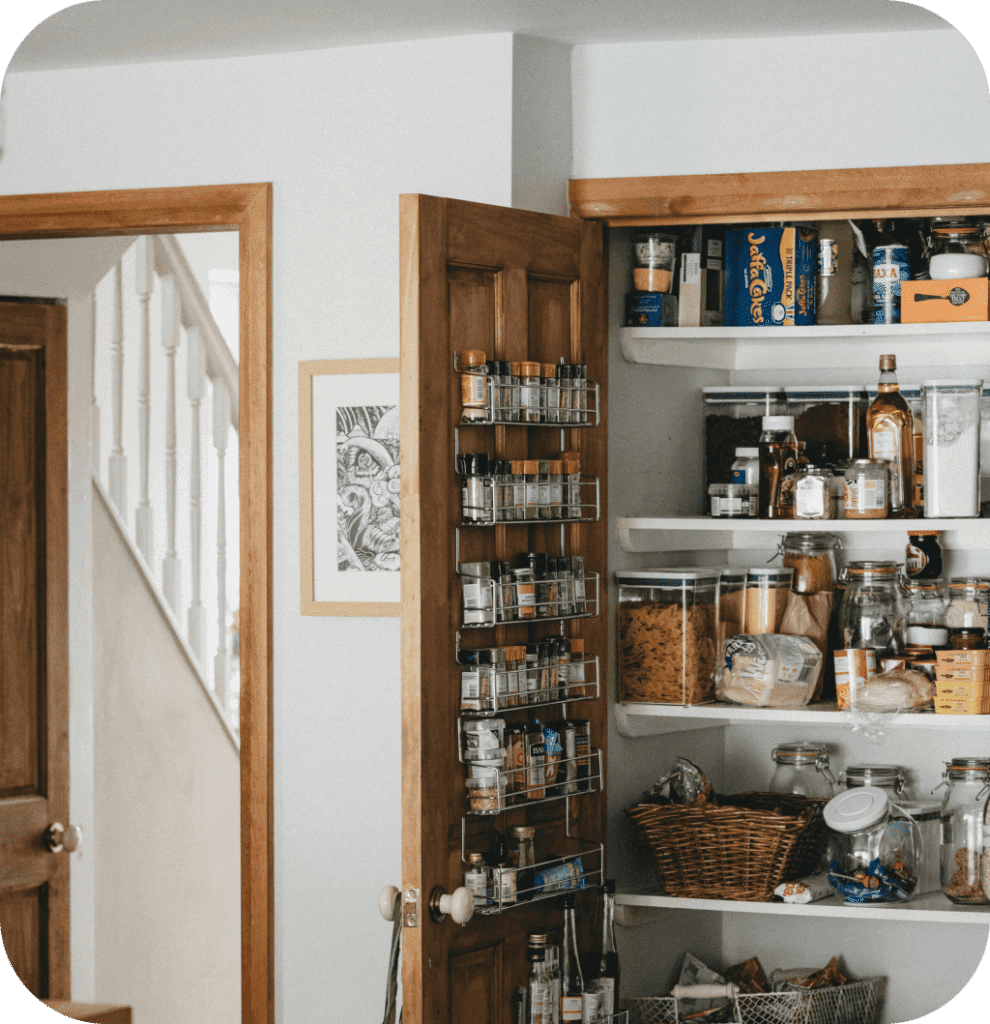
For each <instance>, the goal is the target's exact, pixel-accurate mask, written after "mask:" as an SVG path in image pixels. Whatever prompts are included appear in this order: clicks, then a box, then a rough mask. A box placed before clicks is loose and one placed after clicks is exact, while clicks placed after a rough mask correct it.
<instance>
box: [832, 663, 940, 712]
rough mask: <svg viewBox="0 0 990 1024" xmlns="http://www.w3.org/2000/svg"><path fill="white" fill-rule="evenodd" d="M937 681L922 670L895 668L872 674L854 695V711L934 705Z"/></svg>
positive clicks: (920, 707)
mask: <svg viewBox="0 0 990 1024" xmlns="http://www.w3.org/2000/svg"><path fill="white" fill-rule="evenodd" d="M934 700H935V684H934V683H933V682H932V681H931V680H930V679H929V678H928V677H927V676H926V675H924V674H923V673H921V672H913V671H912V670H911V669H903V668H899V669H894V670H892V671H890V672H881V673H879V674H878V675H875V676H870V677H869V679H867V680H866V682H865V683H864V684H863V686H861V687H860V688H859V689H857V690H856V691H855V692H854V693H853V695H852V710H853V711H866V712H871V713H872V712H881V713H883V712H886V713H892V712H895V711H921V710H924V709H925V708H930V707H932V704H933V701H934Z"/></svg>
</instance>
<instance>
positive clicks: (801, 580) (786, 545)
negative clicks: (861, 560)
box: [781, 533, 841, 594]
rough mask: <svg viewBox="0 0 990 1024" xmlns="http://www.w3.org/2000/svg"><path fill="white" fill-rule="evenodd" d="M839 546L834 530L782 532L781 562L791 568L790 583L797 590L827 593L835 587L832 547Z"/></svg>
mask: <svg viewBox="0 0 990 1024" xmlns="http://www.w3.org/2000/svg"><path fill="white" fill-rule="evenodd" d="M840 546H841V542H840V541H839V538H838V537H837V536H836V535H835V534H834V533H787V534H784V537H783V540H782V541H781V554H782V555H783V564H784V566H785V568H786V567H789V568H791V569H793V570H794V580H793V584H792V586H793V589H794V591H795V592H796V593H798V594H821V593H826V594H830V593H831V592H832V591H833V590H834V589H835V579H836V570H835V549H836V548H838V547H840Z"/></svg>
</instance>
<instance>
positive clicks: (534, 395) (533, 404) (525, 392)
mask: <svg viewBox="0 0 990 1024" xmlns="http://www.w3.org/2000/svg"><path fill="white" fill-rule="evenodd" d="M519 397H520V398H521V399H522V405H523V408H524V409H533V410H539V408H540V389H539V387H531V386H529V385H524V386H523V387H521V388H520V389H519Z"/></svg>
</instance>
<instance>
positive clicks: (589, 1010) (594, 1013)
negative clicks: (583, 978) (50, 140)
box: [581, 992, 601, 1024]
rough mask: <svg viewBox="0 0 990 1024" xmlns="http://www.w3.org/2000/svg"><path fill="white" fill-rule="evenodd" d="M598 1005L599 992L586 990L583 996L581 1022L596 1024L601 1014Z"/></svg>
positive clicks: (582, 1023)
mask: <svg viewBox="0 0 990 1024" xmlns="http://www.w3.org/2000/svg"><path fill="white" fill-rule="evenodd" d="M598 1007H599V1002H598V993H597V992H585V994H584V995H583V996H582V997H581V1024H594V1022H595V1021H596V1020H598V1018H599V1017H600V1016H601V1013H600V1012H599V1010H598Z"/></svg>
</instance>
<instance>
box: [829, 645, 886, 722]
mask: <svg viewBox="0 0 990 1024" xmlns="http://www.w3.org/2000/svg"><path fill="white" fill-rule="evenodd" d="M876 672H877V652H876V651H874V650H873V649H872V648H861V647H856V648H850V649H847V650H844V651H836V652H835V694H836V699H837V704H838V709H839V710H840V711H846V710H848V709H849V708H850V707H851V706H852V701H853V695H854V694H855V693H856V691H857V690H859V689H860V688H861V687H863V686H864V685H865V683H866V680H867V679H869V678H870V676H873V675H876Z"/></svg>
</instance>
